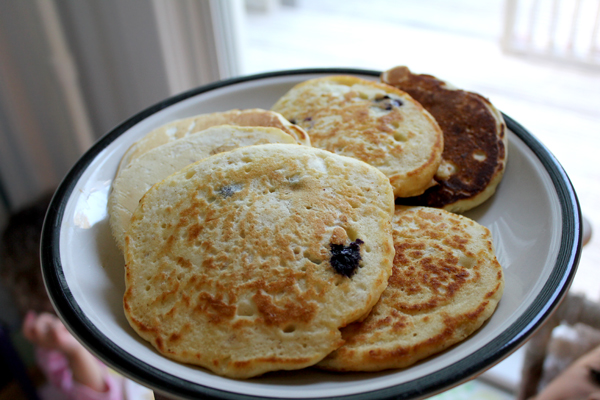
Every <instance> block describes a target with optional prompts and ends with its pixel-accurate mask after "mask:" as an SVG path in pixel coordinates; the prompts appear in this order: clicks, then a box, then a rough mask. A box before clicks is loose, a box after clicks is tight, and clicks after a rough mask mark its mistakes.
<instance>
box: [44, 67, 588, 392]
mask: <svg viewBox="0 0 600 400" xmlns="http://www.w3.org/2000/svg"><path fill="white" fill-rule="evenodd" d="M380 73H381V71H374V70H363V69H352V68H311V69H296V70H284V71H273V72H267V73H262V74H256V75H248V76H242V77H237V78H232V79H227V80H223V81H218V82H214V83H211V84H208V85H204V86H201V87H198V88H195V89H192V90H189V91H186V92H183V93H181V94H178V95H176V96H172V97H170V98H168V99H166V100H164V101H161V102H159V103H157V104H155V105H153V106H151V107H148V108H147V109H145V110H143V111H141V112H140V113H138V114H136V115H134V116H133V117H131V118H129V119H127V120H126V121H125V122H123V123H122V124H120V125H118V126H117V127H115V128H114V129H113V130H112V131H110V132H108V133H107V134H106V135H104V136H103V137H102V138H101V139H100V140H99V141H98V142H96V143H95V144H94V145H93V146H92V147H91V148H90V149H89V150H88V151H87V152H86V153H85V154H84V155H83V156H82V157H81V158H80V159H79V161H78V162H77V163H76V164H75V165H74V166H73V168H72V169H71V170H70V171H69V173H68V174H67V175H66V176H65V178H64V179H63V181H62V182H61V184H60V185H59V187H58V189H57V190H56V192H55V194H54V196H53V199H52V201H51V203H50V207H49V208H48V212H47V214H46V219H45V222H44V226H43V229H42V239H41V248H40V251H41V263H42V273H43V276H44V282H45V284H46V288H47V290H48V293H49V296H50V299H51V300H52V303H53V304H54V307H55V308H56V310H57V312H58V313H59V315H60V317H61V319H62V320H63V321H64V323H65V324H66V325H67V326H68V327H69V329H70V330H71V331H72V332H73V333H75V334H76V336H77V337H78V338H79V339H80V340H81V341H82V342H83V343H84V344H85V346H86V347H87V348H88V349H90V350H91V351H92V352H93V353H94V354H95V355H97V356H98V357H99V358H100V359H102V360H103V361H104V362H106V363H107V364H109V365H110V366H111V367H113V368H115V369H116V370H118V371H119V372H121V373H123V374H124V375H125V376H128V377H130V378H132V379H134V380H136V381H138V382H140V383H142V384H144V385H146V386H148V387H151V388H153V389H155V390H157V391H159V392H162V393H168V394H172V395H174V396H176V397H181V398H189V399H193V398H204V399H238V400H250V399H258V398H266V397H263V396H260V397H257V396H251V395H245V394H239V393H233V392H228V391H224V390H218V389H214V388H210V387H206V386H203V385H200V384H197V383H194V382H190V381H187V380H184V379H181V378H178V377H176V376H174V375H171V374H168V373H166V372H163V371H161V370H159V369H157V368H156V367H154V366H152V365H148V364H146V363H144V362H142V361H140V360H138V359H137V358H135V357H133V356H132V355H131V354H129V353H127V352H126V351H125V350H123V349H122V348H120V347H118V346H117V345H115V344H114V343H113V342H112V341H110V340H109V339H108V338H107V337H106V336H105V335H104V334H103V333H102V332H100V330H99V329H98V328H97V327H96V326H94V325H93V324H92V322H91V321H90V320H89V319H88V318H87V316H86V315H85V314H84V313H83V311H82V310H81V308H80V307H79V305H78V304H77V302H76V301H75V298H74V297H73V294H72V293H71V291H70V288H69V286H68V285H67V281H66V279H65V275H64V271H63V268H62V263H61V259H60V227H61V223H62V219H63V215H64V212H65V207H66V204H67V202H68V199H69V198H70V196H71V193H72V192H73V190H74V188H75V186H76V184H77V182H78V180H79V179H80V177H81V175H82V174H83V173H84V171H85V170H86V168H87V167H88V166H89V165H90V163H91V162H92V161H93V160H94V159H95V157H96V156H97V155H98V154H99V153H100V152H101V151H102V150H104V149H105V148H106V147H107V146H108V145H110V144H111V143H112V142H113V141H114V140H116V139H117V138H118V137H119V136H120V135H122V134H123V133H124V132H126V131H127V130H128V129H129V128H131V127H132V126H134V125H135V124H137V123H138V122H140V121H142V120H144V119H145V118H148V117H149V116H150V115H152V114H155V113H157V112H158V111H160V110H162V109H164V108H166V107H169V106H171V105H173V104H175V103H178V102H181V101H183V100H185V99H188V98H190V97H193V96H197V95H200V94H202V93H205V92H209V91H211V90H215V89H219V88H223V87H226V86H232V85H235V84H238V83H243V82H248V81H259V80H261V79H267V78H276V77H283V76H290V75H310V74H329V75H334V74H349V75H363V76H372V77H378V76H379V75H380ZM504 118H505V121H506V124H507V127H508V128H509V129H510V130H511V131H512V132H513V133H514V134H515V135H516V136H518V137H519V138H520V139H521V140H522V141H523V142H524V143H525V144H526V145H527V146H528V147H529V148H530V149H531V151H532V152H533V153H534V154H535V156H536V157H537V158H538V159H539V160H540V162H541V163H542V165H543V166H544V168H545V169H546V171H547V172H548V174H549V176H550V179H551V181H552V184H553V185H554V188H555V190H556V193H557V197H558V199H559V202H560V207H561V213H562V222H563V230H562V236H561V240H560V249H559V252H558V257H557V260H556V263H555V265H554V269H553V270H552V272H551V274H550V277H549V279H548V281H547V282H546V284H545V285H544V287H543V289H542V291H541V292H540V294H539V295H538V296H537V297H536V299H535V300H534V302H533V303H532V304H531V305H530V307H529V308H528V309H527V310H526V311H525V312H524V313H523V314H522V315H521V316H520V317H519V318H518V319H517V321H515V322H514V323H513V324H512V325H511V326H510V327H508V328H507V329H506V330H505V331H504V332H502V334H500V335H499V336H498V337H496V338H495V339H494V340H492V341H491V342H489V343H488V344H487V345H485V346H484V347H483V348H481V349H479V350H478V351H476V352H474V353H472V354H470V355H468V356H467V357H465V358H463V359H462V360H460V361H458V362H456V363H454V364H452V365H450V366H448V367H446V368H444V369H442V370H440V371H436V372H435V373H432V374H430V375H427V376H424V377H421V378H418V379H415V380H412V381H409V382H405V383H402V384H399V385H397V386H392V387H389V388H384V389H377V390H374V391H369V392H364V393H357V394H352V395H345V396H338V397H334V398H337V399H345V400H366V399H414V398H423V397H426V396H431V395H434V394H436V393H439V392H441V391H443V390H445V389H447V388H449V387H452V386H455V385H457V384H459V383H461V382H464V381H466V380H468V379H470V378H472V377H474V376H476V375H478V374H479V373H481V372H482V371H484V370H485V369H487V368H489V367H490V366H492V365H494V364H496V363H498V362H499V361H501V360H502V359H504V358H505V357H507V356H508V355H510V354H511V353H512V352H513V351H515V350H516V349H517V348H518V347H520V346H521V345H522V344H524V343H525V341H526V340H527V339H528V338H529V337H530V336H531V335H532V334H533V333H535V331H536V330H537V329H538V328H539V327H540V326H541V325H542V323H543V322H544V321H545V320H546V319H547V318H548V317H549V316H550V314H551V313H552V311H553V310H554V309H555V308H556V307H557V306H558V305H559V304H560V301H561V300H562V299H563V298H564V296H565V295H566V293H567V291H568V289H569V287H570V285H571V282H572V280H573V276H574V274H575V271H576V267H577V264H578V262H579V258H580V256H581V237H582V232H581V229H582V228H581V226H582V225H581V211H580V208H579V201H578V199H577V195H576V193H575V190H574V188H573V185H572V184H571V181H570V180H569V177H568V176H567V174H566V172H565V171H564V169H563V168H562V166H561V165H560V163H559V162H558V161H557V160H556V159H555V157H554V156H553V155H552V154H551V153H550V152H549V151H548V150H547V149H546V147H544V146H543V145H542V144H541V143H540V142H539V141H538V140H537V139H536V138H535V137H534V136H533V135H531V134H530V133H529V132H528V131H527V130H526V129H525V128H523V127H522V126H521V125H520V124H519V123H517V122H516V121H514V120H513V119H512V118H510V117H508V116H507V115H504ZM328 398H332V397H328Z"/></svg>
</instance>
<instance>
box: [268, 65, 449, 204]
mask: <svg viewBox="0 0 600 400" xmlns="http://www.w3.org/2000/svg"><path fill="white" fill-rule="evenodd" d="M272 110H274V111H277V112H279V113H281V114H282V115H283V116H284V117H286V118H287V119H288V120H290V121H291V122H293V123H296V124H298V125H300V126H301V127H302V128H304V129H305V130H306V132H307V133H308V134H309V136H310V140H311V143H312V145H313V146H315V147H318V148H322V149H325V150H328V151H331V152H333V153H336V154H341V155H345V156H350V157H354V158H357V159H359V160H362V161H365V162H367V163H369V164H371V165H373V166H375V167H377V168H379V170H381V171H382V172H383V173H384V174H385V175H386V176H388V178H389V179H390V182H391V184H392V186H393V187H394V194H395V195H396V196H400V197H408V196H416V195H419V194H421V193H423V192H424V191H425V189H427V188H428V187H430V186H431V184H432V183H433V176H434V174H435V172H436V171H437V168H438V166H439V163H440V160H441V154H442V150H443V145H444V144H443V135H442V132H441V130H440V128H439V126H438V124H437V123H436V121H435V119H434V118H433V117H432V116H431V115H430V114H429V113H428V112H427V111H426V110H424V109H423V107H421V105H420V104H419V103H418V102H416V101H414V100H413V99H412V98H411V97H410V96H409V95H408V94H406V93H405V92H403V91H401V90H398V89H396V88H394V87H392V86H389V85H386V84H382V83H379V82H372V81H368V80H365V79H361V78H358V77H352V76H328V77H324V78H317V79H312V80H308V81H306V82H303V83H300V84H298V85H296V86H294V87H293V88H292V89H291V90H289V91H288V92H287V93H286V94H284V95H283V96H282V97H281V98H280V99H279V100H278V101H277V102H276V103H275V104H274V105H273V107H272Z"/></svg>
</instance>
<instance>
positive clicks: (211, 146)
mask: <svg viewBox="0 0 600 400" xmlns="http://www.w3.org/2000/svg"><path fill="white" fill-rule="evenodd" d="M266 143H288V144H295V143H296V141H295V140H294V138H292V137H291V136H290V135H288V134H287V133H285V132H283V131H282V130H281V129H277V128H266V127H239V126H231V125H220V126H215V127H212V128H208V129H206V130H204V131H200V132H197V133H193V134H190V135H187V136H185V137H183V138H182V139H178V140H175V141H172V142H168V143H166V144H163V145H160V146H158V147H155V148H153V149H151V150H149V151H148V152H146V153H144V154H141V155H140V156H139V157H137V158H135V159H133V160H131V162H130V163H129V164H128V165H127V166H126V167H125V168H123V169H121V170H119V171H118V172H117V176H116V177H115V180H114V181H113V184H112V188H111V192H110V194H109V196H108V213H109V223H110V228H111V232H112V234H113V237H114V238H115V241H116V242H117V245H118V247H119V248H120V249H121V250H123V248H124V240H125V232H126V231H127V228H128V227H129V223H130V221H131V215H132V214H133V211H134V210H135V208H136V207H137V205H138V203H139V201H140V199H141V198H142V196H143V195H144V193H146V192H147V191H148V189H150V187H152V185H154V184H155V183H157V182H160V181H162V180H163V179H165V178H166V177H167V176H169V175H171V174H172V173H174V172H177V171H179V170H180V169H182V168H183V167H186V166H188V165H189V164H192V163H194V162H196V161H199V160H201V159H203V158H206V157H208V156H211V155H213V154H217V153H220V152H223V151H229V150H232V149H235V148H238V147H243V146H250V145H256V144H266Z"/></svg>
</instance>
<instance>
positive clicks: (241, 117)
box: [119, 108, 310, 169]
mask: <svg viewBox="0 0 600 400" xmlns="http://www.w3.org/2000/svg"><path fill="white" fill-rule="evenodd" d="M217 125H236V126H266V127H272V128H279V129H281V130H282V131H284V132H285V133H287V134H288V135H290V136H292V137H293V138H294V139H296V141H297V142H298V144H303V145H306V146H310V139H309V137H308V135H307V134H306V132H304V130H303V129H302V128H300V127H299V126H296V125H294V124H291V123H290V122H289V121H287V120H286V119H285V118H283V117H282V116H281V115H280V114H278V113H275V112H273V111H269V110H262V109H260V108H252V109H247V110H229V111H224V112H215V113H210V114H201V115H196V116H195V117H190V118H185V119H179V120H176V121H173V122H169V123H168V124H165V125H163V126H161V127H159V128H156V129H155V130H153V131H151V132H150V133H148V134H147V135H146V136H144V137H143V138H141V139H140V140H138V141H137V142H135V143H134V144H133V145H132V146H131V147H130V148H129V149H128V150H127V151H126V152H125V155H124V156H123V158H122V159H121V164H120V165H119V169H122V168H124V167H125V166H127V165H128V164H129V163H130V162H131V161H132V160H134V159H136V158H137V157H139V156H141V155H142V154H144V153H145V152H147V151H149V150H151V149H153V148H155V147H158V146H160V145H161V144H165V143H168V142H172V141H173V140H177V139H181V138H182V137H185V136H187V135H190V134H192V133H196V132H199V131H202V130H204V129H207V128H210V127H213V126H217Z"/></svg>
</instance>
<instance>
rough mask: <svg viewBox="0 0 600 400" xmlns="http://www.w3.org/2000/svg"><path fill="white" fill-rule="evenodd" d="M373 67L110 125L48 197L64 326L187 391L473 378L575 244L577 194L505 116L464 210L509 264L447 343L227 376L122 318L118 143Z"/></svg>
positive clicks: (45, 248)
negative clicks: (491, 297) (370, 367)
mask: <svg viewBox="0 0 600 400" xmlns="http://www.w3.org/2000/svg"><path fill="white" fill-rule="evenodd" d="M333 74H353V75H357V76H361V77H363V78H367V79H377V77H378V74H379V73H378V72H377V71H364V70H348V69H316V70H294V71H282V72H274V73H267V74H261V75H254V76H248V77H242V78H236V79H231V80H227V81H222V82H217V83H214V84H211V85H208V86H203V87H201V88H198V89H195V90H192V91H189V92H186V93H183V94H181V95H179V96H175V97H172V98H169V99H167V100H165V101H163V102H161V103H159V104H157V105H155V106H153V107H151V108H149V109H147V110H145V111H143V112H141V113H139V114H138V115H135V116H134V117H132V118H131V119H129V120H127V121H126V122H125V123H123V124H122V125H120V126H119V127H117V128H116V129H114V130H113V131H112V132H110V133H108V134H107V135H106V136H104V137H103V138H102V139H101V140H100V141H98V143H96V144H95V145H94V146H93V147H92V148H91V149H90V150H89V151H88V152H87V153H86V154H85V155H84V156H83V157H82V158H81V160H79V162H78V163H77V164H76V165H75V166H74V167H73V169H72V170H71V171H70V173H69V174H68V175H67V176H66V178H65V179H64V181H63V183H62V184H61V186H60V187H59V189H58V190H57V192H56V194H55V196H54V199H53V200H52V203H51V205H50V209H49V211H48V215H47V217H46V222H45V225H44V230H43V235H42V270H43V273H44V279H45V282H46V286H47V288H48V291H49V294H50V297H51V299H52V301H53V303H54V305H55V307H56V309H57V311H58V313H59V314H60V316H61V318H62V319H63V321H64V322H65V324H66V326H67V327H68V328H69V329H70V330H71V332H72V333H73V334H74V335H75V336H76V337H77V338H78V339H79V340H80V341H82V342H83V343H84V344H85V345H86V347H87V348H88V349H90V350H91V351H92V352H93V353H94V354H96V355H97V356H98V357H99V358H100V359H102V360H103V361H104V362H106V363H107V364H108V365H110V366H111V367H113V368H114V369H116V370H118V371H120V372H121V373H123V374H124V375H126V376H128V377H130V378H132V379H134V380H136V381H138V382H140V383H142V384H144V385H146V386H149V387H151V388H154V389H155V390H157V391H160V392H163V393H170V394H171V395H172V396H175V397H182V398H198V397H203V398H235V399H250V398H255V397H261V398H265V397H267V398H325V397H327V398H331V397H340V396H346V397H345V398H347V399H354V398H356V399H359V398H360V399H362V398H365V399H366V398H373V399H374V398H377V399H384V398H397V399H408V398H422V397H427V396H431V395H433V394H435V393H438V392H440V391H443V390H444V389H447V388H449V387H451V386H454V385H456V384H458V383H460V382H463V381H465V380H467V379H470V378H472V377H473V376H475V375H477V374H479V373H481V372H483V371H484V370H486V369H488V368H490V367H491V366H493V365H494V364H495V363H497V362H499V361H501V360H502V359H503V358H505V357H506V356H508V355H509V354H510V353H512V352H513V351H514V350H516V349H517V348H518V347H519V346H520V345H522V344H523V343H524V342H525V340H526V339H527V338H528V337H529V336H530V335H531V334H533V332H534V331H535V330H536V329H537V328H538V327H539V326H540V325H541V324H542V323H543V322H544V320H545V319H546V318H547V317H548V316H549V314H550V313H551V312H552V310H553V309H554V308H555V307H556V306H557V305H558V303H559V302H560V300H561V299H562V297H563V296H564V295H565V293H566V291H567V290H568V287H569V285H570V283H571V280H572V278H573V275H574V273H575V269H576V265H577V262H578V261H579V255H580V249H581V243H580V241H581V221H580V211H579V205H578V202H577V198H576V195H575V192H574V190H573V187H572V185H571V183H570V182H569V179H568V177H567V176H566V174H565V172H564V171H563V169H562V168H561V166H560V165H559V164H558V162H557V161H556V160H555V159H554V157H553V156H552V155H551V154H550V153H549V152H548V150H546V149H545V148H544V147H543V145H541V144H540V143H539V142H538V141H537V140H536V139H535V138H534V137H533V136H532V135H531V134H529V133H528V132H527V131H526V130H525V129H524V128H522V127H521V126H520V125H519V124H517V123H516V122H515V121H513V120H512V119H510V118H508V117H506V121H507V125H508V139H509V150H508V155H509V157H508V165H507V169H506V173H505V175H504V179H503V181H502V183H501V184H500V186H499V187H498V191H497V192H496V194H495V195H494V196H493V197H492V198H491V199H490V200H489V201H487V202H486V203H485V204H483V205H481V206H479V207H478V208H476V209H475V210H472V211H471V212H469V213H468V214H467V215H468V216H470V217H471V218H474V219H475V220H477V221H479V222H480V223H481V224H483V225H485V226H487V227H488V228H490V230H491V231H492V234H493V237H494V242H495V246H496V250H497V255H498V259H499V261H500V264H501V265H502V266H503V268H504V272H505V279H506V287H505V290H504V296H503V297H502V300H501V301H500V304H499V306H498V308H497V310H496V312H495V313H494V315H493V316H492V318H491V319H490V320H489V321H488V322H487V323H486V324H485V325H484V326H483V327H482V328H481V329H480V330H478V331H477V332H476V333H475V334H473V335H472V336H471V337H469V338H468V339H467V340H465V341H464V342H462V343H460V344H458V345H456V346H453V347H452V348H450V349H448V350H447V351H445V352H443V353H441V354H438V355H436V356H434V357H431V358H429V359H427V360H424V361H422V362H420V363H418V364H417V365H415V366H413V367H410V368H407V369H404V370H393V371H386V372H380V373H350V374H333V373H327V372H322V371H319V370H312V369H307V370H301V371H293V372H277V373H270V374H267V375H265V376H263V377H259V378H255V379H250V380H232V379H227V378H223V377H220V376H216V375H214V374H212V373H210V372H208V371H206V370H204V369H202V368H196V367H192V366H188V365H184V364H180V363H177V362H174V361H171V360H168V359H166V358H164V357H162V356H161V355H160V354H158V353H157V352H156V351H155V350H154V349H153V348H152V347H151V346H149V345H148V344H147V343H146V342H145V341H143V340H142V339H140V338H139V337H138V336H137V335H136V334H135V332H134V331H133V330H132V329H131V328H130V327H129V325H128V323H127V320H126V319H125V316H124V314H123V309H122V297H123V293H124V288H125V284H124V278H123V257H122V255H121V254H120V252H119V251H118V249H117V247H116V246H115V244H114V241H113V239H112V237H111V234H110V229H109V226H108V216H107V212H106V202H107V196H108V192H109V189H110V185H111V182H112V179H113V177H114V174H115V172H116V169H117V165H118V163H119V161H120V159H121V157H122V155H123V154H124V152H125V150H126V149H127V148H128V147H129V146H130V145H131V144H132V143H133V142H134V141H136V140H137V139H139V138H141V137H142V136H144V135H145V134H146V133H147V132H148V131H150V130H151V129H153V128H155V127H158V126H160V125H163V124H165V123H166V122H169V121H172V120H174V119H178V118H184V117H189V116H193V115H196V114H201V113H206V112H214V111H225V110H229V109H233V108H255V107H258V108H265V109H268V108H270V107H271V106H272V104H273V103H274V102H275V101H276V100H277V99H278V98H279V97H280V96H281V95H283V94H284V93H285V92H286V91H287V90H288V89H289V88H290V87H292V86H293V85H294V84H296V83H299V82H301V81H304V80H307V79H310V78H315V77H319V76H324V75H333Z"/></svg>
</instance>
